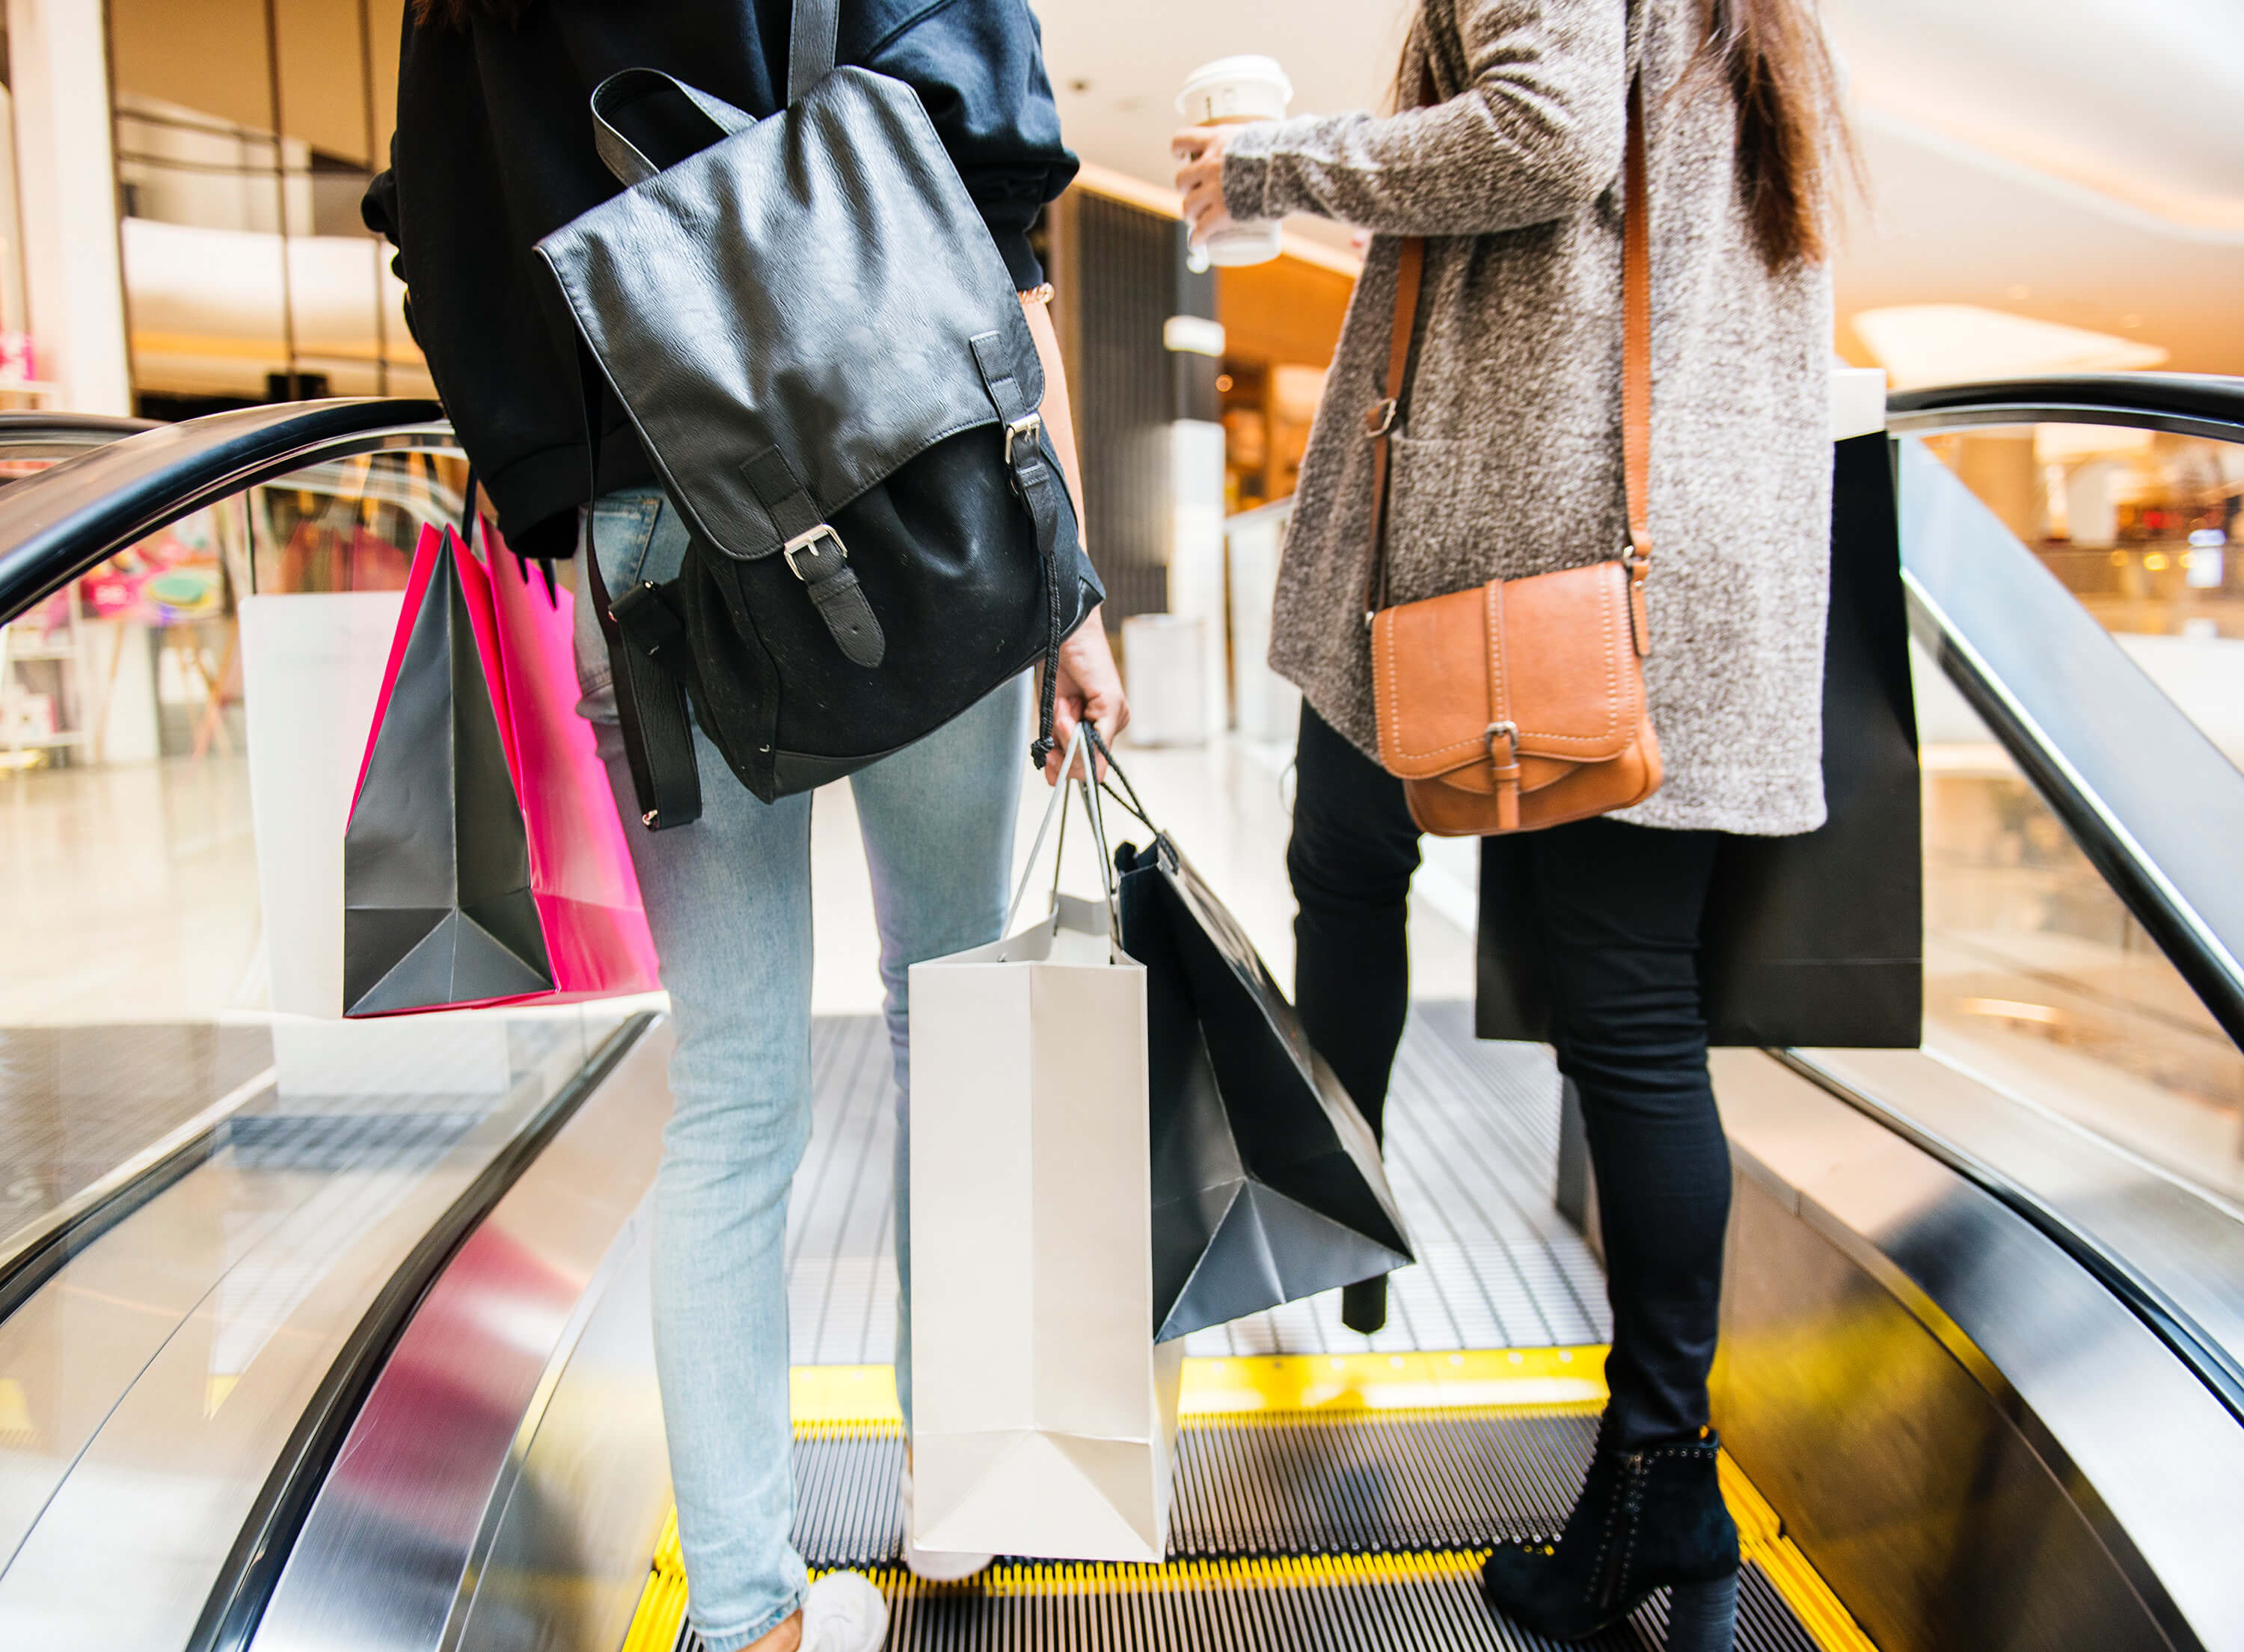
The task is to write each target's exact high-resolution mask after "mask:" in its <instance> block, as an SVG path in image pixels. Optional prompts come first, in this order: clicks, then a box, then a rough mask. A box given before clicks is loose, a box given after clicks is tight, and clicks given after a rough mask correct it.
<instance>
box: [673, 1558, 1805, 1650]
mask: <svg viewBox="0 0 2244 1652" xmlns="http://www.w3.org/2000/svg"><path fill="white" fill-rule="evenodd" d="M1484 1552H1485V1551H1481V1552H1474V1553H1458V1552H1455V1551H1444V1552H1439V1553H1434V1554H1368V1555H1351V1556H1347V1557H1340V1558H1332V1559H1312V1558H1293V1559H1287V1560H1279V1561H1181V1562H1180V1561H1172V1562H1170V1563H1169V1564H1167V1565H1166V1566H1158V1567H1153V1566H1096V1565H1085V1566H1071V1565H1049V1564H1038V1563H1029V1562H1008V1563H1004V1564H1001V1565H1000V1566H998V1567H996V1568H992V1570H991V1571H990V1573H989V1574H985V1576H984V1577H983V1578H982V1579H978V1580H977V1581H975V1582H974V1583H972V1584H967V1585H960V1584H949V1585H933V1584H926V1583H922V1582H920V1581H917V1580H916V1579H915V1578H912V1577H910V1576H909V1575H908V1574H905V1573H903V1572H902V1571H901V1570H900V1569H898V1568H881V1569H879V1570H878V1571H875V1573H874V1574H873V1579H874V1581H875V1582H876V1583H878V1584H879V1585H880V1587H881V1589H882V1593H883V1594H885V1595H887V1596H888V1597H889V1614H890V1626H889V1646H890V1647H892V1648H896V1649H904V1648H919V1647H940V1648H942V1649H944V1652H983V1649H989V1652H997V1649H1004V1652H1043V1649H1047V1648H1049V1649H1053V1652H1061V1649H1070V1652H1074V1649H1084V1652H1089V1649H1099V1652H1104V1649H1107V1648H1132V1649H1136V1648H1164V1649H1168V1648H1173V1649H1177V1652H1213V1649H1219V1648H1223V1649H1229V1648H1237V1649H1248V1648H1254V1649H1261V1648H1280V1647H1282V1648H1285V1649H1288V1652H1362V1649H1366V1648H1395V1649H1398V1652H1400V1649H1408V1652H1450V1649H1467V1648H1470V1649H1474V1652H1484V1649H1485V1652H1497V1649H1500V1652H1551V1649H1553V1648H1554V1647H1555V1645H1556V1643H1555V1642H1550V1641H1546V1640H1544V1639H1543V1638H1542V1637H1540V1636H1538V1635H1529V1634H1526V1633H1525V1632H1524V1631H1522V1630H1519V1629H1517V1628H1512V1627H1511V1625H1509V1624H1507V1623H1504V1622H1501V1621H1500V1620H1498V1619H1497V1618H1496V1617H1495V1616H1494V1615H1491V1614H1490V1612H1489V1611H1488V1609H1487V1608H1485V1607H1484V1606H1483V1605H1482V1604H1481V1600H1480V1591H1479V1588H1478V1578H1479V1571H1480V1562H1481V1559H1482V1554H1484ZM1739 1604H1740V1610H1739V1616H1738V1640H1737V1645H1738V1649H1739V1652H1817V1648H1816V1643H1815V1641H1814V1640H1812V1639H1811V1638H1809V1636H1808V1634H1807V1633H1806V1632H1805V1631H1804V1630H1803V1629H1802V1628H1801V1627H1800V1624H1799V1622H1798V1620H1797V1619H1795V1617H1794V1616H1793V1615H1792V1614H1791V1613H1790V1611H1788V1609H1787V1608H1786V1607H1785V1604H1784V1602H1783V1601H1782V1600H1781V1598H1780V1597H1779V1596H1778V1595H1777V1593H1776V1591H1775V1590H1774V1588H1772V1587H1771V1586H1770V1584H1769V1581H1768V1579H1767V1577H1766V1576H1765V1575H1763V1574H1762V1573H1761V1569H1760V1568H1758V1567H1748V1568H1747V1570H1746V1574H1745V1576H1744V1579H1743V1581H1742V1587H1741V1588H1740V1590H1739ZM1665 1630H1666V1601H1665V1599H1664V1597H1655V1598H1654V1599H1653V1601H1649V1602H1647V1603H1646V1605H1645V1607H1644V1608H1642V1609H1641V1610H1640V1611H1639V1612H1638V1613H1637V1614H1636V1615H1635V1616H1634V1617H1633V1618H1632V1619H1630V1620H1629V1622H1626V1624H1623V1625H1621V1626H1619V1628H1614V1629H1612V1630H1611V1631H1608V1632H1607V1633H1606V1634H1605V1635H1599V1636H1598V1637H1597V1638H1596V1639H1594V1640H1592V1641H1588V1642H1576V1643H1575V1644H1577V1645H1580V1646H1585V1647H1587V1648H1589V1649H1592V1652H1620V1649H1628V1652H1644V1649H1648V1648H1656V1647H1658V1646H1659V1645H1660V1644H1661V1642H1662V1641H1663V1639H1664V1638H1665ZM675 1645H676V1647H677V1649H678V1652H701V1640H700V1636H699V1635H694V1634H693V1633H692V1632H691V1631H690V1630H682V1631H681V1632H680V1634H679V1638H678V1640H677V1642H675Z"/></svg>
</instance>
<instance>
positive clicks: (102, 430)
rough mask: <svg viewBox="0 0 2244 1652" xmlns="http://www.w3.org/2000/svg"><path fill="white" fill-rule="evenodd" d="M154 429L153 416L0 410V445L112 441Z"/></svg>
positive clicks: (17, 409) (15, 445)
mask: <svg viewBox="0 0 2244 1652" xmlns="http://www.w3.org/2000/svg"><path fill="white" fill-rule="evenodd" d="M155 428H156V421H155V420H153V419H131V418H126V417H125V415H122V414H115V413H64V412H60V411H57V412H46V411H44V410H41V409H37V408H33V409H29V410H26V409H24V408H11V409H10V410H9V411H8V412H5V413H0V448H14V447H21V446H23V445H24V444H25V443H28V442H84V441H87V440H89V439H93V440H98V441H102V442H115V441H117V440H118V439H119V438H120V437H124V436H136V435H139V434H140V432H142V431H143V430H153V429H155Z"/></svg>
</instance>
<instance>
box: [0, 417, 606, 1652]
mask: <svg viewBox="0 0 2244 1652" xmlns="http://www.w3.org/2000/svg"><path fill="white" fill-rule="evenodd" d="M118 434H121V433H118ZM370 445H372V443H371V442H369V441H366V440H357V439H354V440H352V441H338V442H332V443H329V444H328V447H327V448H322V449H321V450H320V452H322V453H325V452H334V453H335V454H336V455H337V456H334V457H320V456H318V455H316V454H315V455H313V460H314V462H306V463H304V464H303V465H301V467H300V468H297V469H293V470H290V471H288V472H287V473H286V474H283V475H280V476H278V477H275V478H274V479H272V480H269V481H266V482H260V483H259V484H257V485H253V486H249V487H247V488H243V489H238V490H237V491H235V492H233V493H232V494H229V495H227V496H224V497H221V498H220V499H218V500H217V501H215V502H211V503H208V504H206V505H203V506H201V507H199V509H194V510H193V511H188V512H183V513H181V514H180V515H179V516H177V517H176V518H175V519H173V520H172V521H170V522H168V523H164V524H163V525H162V526H160V527H159V528H157V529H154V530H153V531H152V532H150V533H148V534H146V535H145V536H143V537H142V538H140V539H139V541H138V542H137V543H135V544H134V545H133V546H132V548H131V549H130V550H126V551H125V552H123V553H121V554H120V555H118V556H114V557H112V558H111V559H110V560H108V561H107V562H105V563H103V564H101V565H100V566H99V567H98V568H97V569H95V570H93V571H91V572H90V573H88V574H85V575H84V576H83V577H79V578H77V579H74V580H72V581H71V583H69V584H68V585H67V586H65V587H64V589H63V590H61V591H60V592H58V593H57V595H56V596H54V597H51V598H49V599H48V600H47V602H45V603H42V604H40V605H39V606H38V607H37V608H35V609H34V610H32V612H31V613H30V614H29V615H27V616H25V617H24V618H23V619H21V620H19V621H18V622H17V624H14V625H12V626H10V627H8V628H7V629H6V630H5V632H4V633H3V634H0V647H4V648H6V649H8V650H9V651H10V652H9V653H8V654H7V655H4V656H0V716H4V717H5V718H9V719H10V721H9V723H8V725H7V726H4V727H0V754H10V753H12V757H13V760H12V761H10V763H9V764H8V766H6V767H5V768H4V769H3V770H0V910H4V911H5V912H6V913H7V914H8V916H9V920H10V928H9V933H10V939H11V941H14V942H15V943H16V944H13V945H11V946H10V947H7V948H6V949H5V954H4V956H3V957H0V1164H4V1166H5V1170H4V1174H0V1646H8V1647H15V1646H18V1645H21V1646H33V1645H84V1646H97V1645H98V1646H126V1645H152V1644H158V1643H166V1642H167V1643H169V1644H172V1645H179V1644H182V1643H183V1642H185V1640H186V1636H187V1634H188V1631H189V1630H191V1629H192V1628H193V1625H194V1622H195V1620H196V1617H197V1615H198V1613H199V1612H200V1611H201V1610H202V1608H203V1604H204V1600H205V1597H206V1594H207V1592H208V1591H209V1589H210V1588H211V1587H212V1582H213V1577H214V1576H216V1575H218V1574H219V1573H220V1568H221V1567H222V1565H223V1563H224V1562H225V1561H226V1556H227V1553H228V1550H229V1549H230V1547H232V1546H233V1542H234V1541H235V1534H237V1533H239V1532H240V1530H241V1529H242V1527H243V1522H244V1520H245V1518H246V1517H247V1514H248V1513H249V1511H250V1509H251V1507H252V1504H253V1499H255V1498H256V1497H257V1496H258V1495H259V1494H260V1488H261V1487H264V1486H265V1485H266V1483H267V1476H268V1475H269V1474H271V1473H273V1472H274V1465H275V1464H276V1463H277V1462H278V1461H280V1460H281V1453H282V1449H283V1447H284V1446H285V1445H286V1444H287V1440H288V1439H289V1437H290V1434H291V1432H292V1430H293V1429H294V1428H295V1427H296V1426H297V1424H298V1419H299V1418H300V1417H301V1415H302V1414H303V1413H304V1407H305V1405H306V1403H307V1400H308V1397H309V1396H310V1394H311V1393H312V1392H313V1389H314V1386H315V1385H316V1384H317V1383H318V1382H319V1381H320V1380H321V1377H322V1375H323V1373H325V1372H328V1370H329V1369H330V1368H331V1366H333V1365H334V1364H335V1361H336V1359H337V1357H338V1351H339V1349H341V1347H342V1345H343V1344H344V1341H345V1339H346V1338H348V1337H349V1336H350V1335H351V1334H352V1332H353V1331H354V1328H355V1326H357V1325H359V1324H360V1323H361V1319H362V1316H363V1315H365V1314H366V1313H368V1311H370V1305H372V1304H374V1303H375V1301H376V1300H377V1293H379V1292H381V1291H382V1290H383V1289H384V1287H385V1285H387V1284H388V1282H389V1280H390V1279H391V1278H392V1277H393V1275H395V1273H396V1272H397V1271H398V1270H399V1268H400V1267H401V1266H402V1264H404V1262H405V1260H406V1258H408V1257H409V1255H410V1254H411V1253H412V1251H413V1250H414V1247H415V1246H416V1244H417V1243H418V1242H419V1241H420V1240H421V1238H422V1235H424V1234H426V1233H428V1232H429V1231H430V1229H431V1227H432V1224H436V1223H437V1222H438V1221H439V1220H440V1218H442V1217H443V1215H444V1213H445V1212H446V1210H447V1209H448V1208H449V1207H450V1206H451V1205H452V1204H453V1202H454V1201H455V1200H456V1199H458V1198H460V1197H463V1193H464V1190H468V1189H470V1187H471V1186H472V1185H473V1184H475V1183H476V1180H477V1177H479V1176H481V1175H483V1172H484V1171H485V1170H486V1167H488V1166H490V1165H491V1164H492V1163H494V1161H495V1160H496V1159H497V1157H498V1156H500V1155H502V1154H504V1153H505V1152H506V1151H507V1150H508V1148H509V1144H510V1143H512V1142H513V1141H514V1140H515V1139H516V1138H517V1136H520V1135H521V1134H522V1133H523V1132H524V1130H525V1129H529V1128H531V1126H532V1125H533V1124H534V1123H535V1122H536V1121H537V1120H538V1119H539V1118H540V1117H541V1116H543V1112H544V1109H546V1108H547V1107H548V1105H549V1103H550V1102H551V1101H552V1099H553V1098H554V1097H555V1096H558V1095H559V1094H560V1093H561V1092H562V1090H563V1089H564V1086H566V1085H568V1084H569V1082H570V1081H571V1077H572V1076H573V1075H577V1074H578V1073H579V1072H580V1071H581V1070H582V1069H584V1068H585V1064H586V1062H587V1060H588V1059H589V1058H590V1057H591V1055H592V1053H593V1051H594V1050H595V1049H598V1047H599V1046H600V1044H601V1042H602V1041H603V1039H605V1037H606V1036H607V1035H608V1034H609V1032H610V1031H611V1030H612V1028H615V1027H616V1026H618V1024H619V1023H620V1022H622V1021H623V1020H624V1018H625V1014H626V1013H627V1012H626V1008H625V1007H624V1006H622V1005H620V1004H619V1003H617V1002H614V1001H602V1002H594V1003H589V1004H581V1005H569V1006H565V1007H558V1008H556V1007H536V1006H533V1007H529V1008H517V1009H509V1010H493V1011H468V1012H448V1013H443V1014H438V1015H413V1016H407V1017H401V1018H395V1019H390V1020H386V1021H381V1022H341V1021H340V1020H338V1019H337V1014H338V1011H339V1009H340V992H341V979H340V970H341V955H340V954H341V920H342V919H341V900H342V884H341V874H342V852H341V829H342V823H343V821H344V819H345V818H346V815H347V813H348V805H349V799H350V795H351V792H352V789H353V786H354V784H355V776H356V772H357V766H358V763H359V759H360V755H361V752H362V750H363V747H364V743H365V738H366V732H367V727H368V723H369V721H370V719H371V716H372V713H373V710H374V705H375V698H376V695H377V691H378V690H379V687H380V684H381V680H382V671H383V666H384V664H385V662H386V659H387V656H388V651H389V644H390V638H391V634H392V631H393V629H394V627H395V624H396V619H397V615H398V611H399V604H400V600H401V592H402V588H403V586H404V585H405V583H406V577H407V572H408V569H409V561H410V555H411V551H412V549H413V546H414V543H415V542H416V538H417V536H418V535H419V533H420V531H421V529H422V525H423V524H424V523H447V522H456V520H457V518H458V511H459V498H460V489H461V487H462V485H463V482H464V479H465V464H464V462H463V460H462V459H461V457H460V455H458V454H457V452H456V450H453V449H451V448H449V446H447V445H444V444H443V442H441V441H436V442H429V443H424V444H423V445H422V446H419V447H414V446H403V447H392V448H387V449H384V450H382V451H376V452H371V453H368V452H365V451H353V448H354V447H356V448H365V447H367V446H370ZM68 456H69V454H68V452H67V451H66V450H63V449H61V448H59V446H58V444H57V442H54V441H51V440H48V439H44V438H42V439H38V440H33V439H32V438H31V437H30V435H28V434H24V435H21V436H20V438H19V439H17V440H15V441H13V442H12V443H11V438H10V431H9V430H8V429H7V428H4V427H0V477H5V478H8V479H10V481H9V483H8V484H7V485H13V483H14V479H17V478H22V477H24V476H29V475H37V473H38V472H39V471H40V470H43V469H47V468H48V467H49V466H51V465H52V464H54V463H56V462H58V461H60V460H61V459H64V458H66V457H68ZM42 695H44V696H45V697H46V700H47V705H46V706H45V707H44V709H42V708H39V707H38V705H37V698H38V697H39V696H42ZM27 704H28V705H30V706H31V707H32V713H27V711H26V706H27ZM48 711H51V714H52V715H53V716H54V717H55V718H56V719H57V721H58V722H60V723H62V724H63V725H65V726H72V727H81V728H83V729H84V731H85V738H83V739H78V740H73V741H67V742H64V741H52V742H47V743H44V744H38V743H34V742H31V741H30V740H24V741H19V742H17V744H16V745H13V746H11V745H10V738H9V735H10V732H20V731H21V729H22V728H23V726H24V722H25V718H26V716H27V715H30V714H33V713H36V714H37V715H44V714H45V713H46V712H48ZM159 1149H162V1150H165V1151H168V1152H172V1153H173V1154H174V1157H172V1158H170V1159H166V1160H164V1161H162V1163H161V1165H159V1164H158V1163H157V1162H156V1161H155V1159H154V1158H152V1155H153V1154H155V1153H156V1152H157V1150H159ZM165 1166H168V1167H169V1170H168V1171H167V1172H166V1174H160V1175H159V1174H154V1173H153V1172H154V1171H155V1170H161V1169H163V1168H164V1167H165ZM144 1187H145V1189H146V1190H147V1191H145V1192H136V1191H135V1190H137V1189H143V1188H144ZM152 1556H161V1557H163V1558H162V1561H161V1563H160V1564H159V1563H157V1562H156V1561H152V1560H151V1559H150V1557H152ZM127 1576H129V1577H132V1578H133V1579H135V1580H136V1582H135V1586H134V1587H133V1588H118V1587H116V1580H117V1579H118V1578H120V1577H127Z"/></svg>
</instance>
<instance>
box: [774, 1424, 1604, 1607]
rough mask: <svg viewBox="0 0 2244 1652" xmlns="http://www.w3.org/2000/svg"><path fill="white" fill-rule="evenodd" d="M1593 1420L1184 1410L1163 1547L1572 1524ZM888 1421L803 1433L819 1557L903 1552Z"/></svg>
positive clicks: (1207, 1548)
mask: <svg viewBox="0 0 2244 1652" xmlns="http://www.w3.org/2000/svg"><path fill="white" fill-rule="evenodd" d="M1596 1433H1597V1418H1596V1416H1595V1415H1594V1414H1593V1413H1592V1414H1584V1413H1565V1412H1558V1413H1532V1412H1531V1413H1519V1412H1506V1411H1487V1412H1468V1411H1420V1412H1373V1413H1353V1414H1350V1415H1347V1416H1343V1417H1333V1418H1326V1417H1321V1416H1297V1417H1295V1418H1293V1419H1288V1420H1286V1421H1283V1422H1279V1421H1274V1420H1269V1419H1254V1420H1232V1419H1215V1418H1207V1419H1188V1420H1187V1421H1186V1423H1185V1425H1184V1426H1183V1427H1182V1428H1180V1429H1179V1431H1178V1436H1177V1479H1176V1503H1175V1506H1174V1508H1173V1512H1172V1514H1171V1515H1170V1521H1169V1552H1170V1554H1172V1555H1173V1556H1174V1557H1175V1558H1177V1559H1179V1560H1204V1559H1222V1558H1233V1557H1240V1556H1250V1555H1264V1556H1274V1555H1290V1554H1393V1553H1404V1552H1416V1551H1420V1550H1433V1549H1468V1548H1473V1547H1482V1546H1485V1545H1487V1544H1489V1543H1491V1542H1497V1541H1509V1540H1510V1539H1512V1538H1518V1537H1529V1536H1535V1535H1544V1534H1549V1533H1551V1532H1553V1531H1555V1530H1556V1529H1557V1528H1558V1526H1559V1525H1561V1524H1562V1523H1564V1521H1565V1514H1566V1510H1567V1508H1568V1507H1570V1506H1571V1504H1572V1502H1573V1500H1574V1493H1575V1491H1576V1489H1577V1488H1578V1487H1579V1486H1580V1485H1581V1481H1582V1474H1583V1472H1584V1470H1585V1468H1586V1467H1587V1466H1588V1463H1589V1458H1590V1447H1591V1443H1592V1440H1593V1439H1594V1438H1595V1435H1596ZM902 1472H903V1439H902V1435H901V1434H900V1433H896V1432H895V1431H894V1430H893V1429H890V1428H886V1427H881V1428H867V1429H862V1430H848V1431H842V1430H838V1429H837V1430H834V1431H831V1432H828V1431H821V1433H819V1434H818V1435H817V1436H814V1437H810V1438H798V1439H797V1440H796V1441H795V1446H794V1483H795V1517H794V1546H795V1549H796V1552H797V1553H799V1554H801V1556H802V1557H803V1559H804V1560H805V1561H808V1563H809V1564H810V1565H812V1566H814V1567H833V1568H842V1567H855V1568H865V1567H875V1566H882V1565H886V1564H888V1563H889V1562H891V1561H895V1560H896V1558H897V1557H898V1556H899V1554H901V1553H902V1546H903V1511H902V1505H901V1503H900V1502H899V1500H898V1496H897V1484H898V1480H899V1478H900V1477H901V1475H902Z"/></svg>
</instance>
